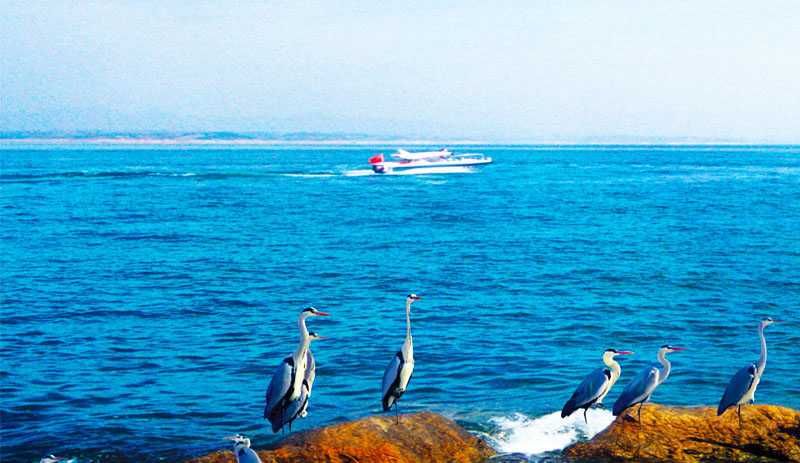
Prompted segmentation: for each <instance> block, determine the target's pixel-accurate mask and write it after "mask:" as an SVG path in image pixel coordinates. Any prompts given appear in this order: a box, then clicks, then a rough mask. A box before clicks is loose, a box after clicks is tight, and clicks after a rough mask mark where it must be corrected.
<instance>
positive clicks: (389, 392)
mask: <svg viewBox="0 0 800 463" xmlns="http://www.w3.org/2000/svg"><path fill="white" fill-rule="evenodd" d="M420 299H422V298H421V297H419V296H417V295H416V294H409V295H408V297H407V298H406V325H407V330H406V341H405V342H404V343H403V347H402V348H401V349H400V350H399V351H397V353H396V354H395V355H394V357H393V358H392V361H391V362H389V366H388V367H386V371H384V372H383V382H382V384H381V397H382V399H381V402H382V404H383V411H387V410H389V409H390V408H392V405H394V411H395V420H396V421H395V423H400V412H399V411H398V409H397V400H398V399H399V398H400V397H401V396H402V395H403V393H404V392H405V391H406V388H407V387H408V382H409V381H410V380H411V374H412V373H413V372H414V346H413V344H412V342H411V303H412V302H414V301H418V300H420Z"/></svg>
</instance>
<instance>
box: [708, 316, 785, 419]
mask: <svg viewBox="0 0 800 463" xmlns="http://www.w3.org/2000/svg"><path fill="white" fill-rule="evenodd" d="M785 321H786V320H773V319H771V318H769V317H767V318H764V319H763V320H761V322H759V324H758V337H760V338H761V355H760V356H759V357H758V361H757V362H756V363H751V364H749V365H745V366H744V367H742V369H741V370H739V371H738V372H737V373H736V374H735V375H733V378H731V382H730V383H728V387H727V388H725V394H724V395H723V396H722V400H721V401H720V402H719V407H718V408H717V416H720V415H722V414H723V413H725V410H727V409H729V408H730V407H733V406H734V405H738V406H739V429H742V405H744V404H746V403H753V402H754V401H755V399H754V397H753V395H754V394H755V392H756V386H758V382H759V381H761V375H762V374H763V373H764V367H766V366H767V341H766V340H765V339H764V327H766V326H767V325H769V324H771V323H775V322H785Z"/></svg>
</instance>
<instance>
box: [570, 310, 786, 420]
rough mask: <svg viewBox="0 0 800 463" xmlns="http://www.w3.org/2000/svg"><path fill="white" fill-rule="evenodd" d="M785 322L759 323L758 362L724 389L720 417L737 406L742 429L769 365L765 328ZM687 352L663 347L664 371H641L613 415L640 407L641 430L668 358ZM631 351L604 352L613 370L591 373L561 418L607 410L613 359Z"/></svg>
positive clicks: (614, 365)
mask: <svg viewBox="0 0 800 463" xmlns="http://www.w3.org/2000/svg"><path fill="white" fill-rule="evenodd" d="M782 321H785V320H774V319H772V318H769V317H768V318H764V319H763V320H761V321H760V322H759V324H758V336H759V337H760V338H761V355H760V356H759V357H758V360H757V361H756V362H755V363H750V364H747V365H745V366H743V367H742V368H741V369H740V370H739V371H738V372H737V373H736V374H735V375H733V378H731V381H730V382H729V383H728V387H727V388H726V389H725V394H723V396H722V400H721V401H720V402H719V406H718V407H717V416H720V415H722V414H723V413H725V410H727V409H729V408H731V407H733V406H738V414H739V428H740V429H741V427H742V405H744V404H746V403H753V401H754V400H755V399H754V397H753V395H754V394H755V392H756V387H757V386H758V382H759V381H761V375H762V374H763V373H764V367H765V366H766V365H767V341H766V340H765V339H764V327H766V326H767V325H769V324H770V323H775V322H782ZM679 350H686V349H684V348H683V347H672V346H670V345H665V346H662V347H661V349H659V350H658V361H659V362H660V363H661V365H663V366H664V368H663V369H662V370H659V369H658V368H656V367H654V366H653V367H649V368H645V369H644V370H642V371H641V372H640V373H639V374H638V375H636V376H635V377H634V378H633V379H632V380H631V381H630V382H629V383H628V384H627V385H626V386H625V389H623V390H622V394H620V396H619V398H618V399H617V401H616V402H614V408H613V409H612V410H613V413H614V416H619V415H621V414H622V412H623V411H625V410H626V409H628V408H630V407H633V406H635V405H639V411H638V415H639V429H641V428H642V405H644V403H645V402H647V401H648V400H650V396H651V395H653V391H655V390H656V387H658V385H659V384H661V383H663V382H664V380H665V379H667V376H669V371H670V363H669V360H667V357H666V355H667V354H669V353H671V352H675V351H679ZM632 353H633V352H629V351H619V350H616V349H608V350H606V351H605V352H604V353H603V362H604V363H605V364H606V365H607V366H608V367H609V368H610V370H608V369H605V368H603V367H600V368H598V369H596V370H594V371H593V372H591V373H589V374H588V375H587V376H586V378H584V379H583V381H581V383H580V384H579V385H578V387H577V389H575V392H574V393H573V394H572V397H570V399H569V400H568V401H567V403H566V404H564V408H563V409H562V410H561V417H562V418H565V417H567V416H569V415H571V414H572V413H573V412H574V411H575V410H577V409H579V408H583V409H584V410H583V419H584V420H586V421H588V419H587V418H586V411H587V410H588V409H589V407H591V406H593V405H594V406H598V407H602V408H604V409H605V408H606V407H605V406H604V405H603V398H604V397H605V396H606V395H607V394H608V391H610V390H611V386H613V385H614V383H615V382H617V379H619V376H620V367H619V363H617V362H616V361H615V360H614V357H615V356H617V355H624V354H632Z"/></svg>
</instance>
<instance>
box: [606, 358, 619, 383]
mask: <svg viewBox="0 0 800 463" xmlns="http://www.w3.org/2000/svg"><path fill="white" fill-rule="evenodd" d="M603 360H604V361H605V364H606V365H608V368H610V369H611V384H609V386H608V387H609V388H610V387H611V386H613V385H614V383H616V382H617V380H618V379H619V375H620V373H621V372H622V369H620V367H619V363H617V361H616V360H614V358H613V357H612V358H609V359H603Z"/></svg>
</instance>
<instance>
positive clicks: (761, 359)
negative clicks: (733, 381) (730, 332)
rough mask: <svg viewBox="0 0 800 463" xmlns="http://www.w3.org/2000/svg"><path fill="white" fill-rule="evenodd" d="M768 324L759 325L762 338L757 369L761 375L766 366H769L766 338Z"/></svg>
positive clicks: (759, 335)
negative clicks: (765, 328)
mask: <svg viewBox="0 0 800 463" xmlns="http://www.w3.org/2000/svg"><path fill="white" fill-rule="evenodd" d="M765 326H767V325H764V324H761V325H758V337H759V338H761V355H760V356H759V357H758V362H757V363H756V371H757V372H758V376H759V377H760V376H761V374H762V373H764V367H766V366H767V341H766V340H765V339H764V327H765Z"/></svg>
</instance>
